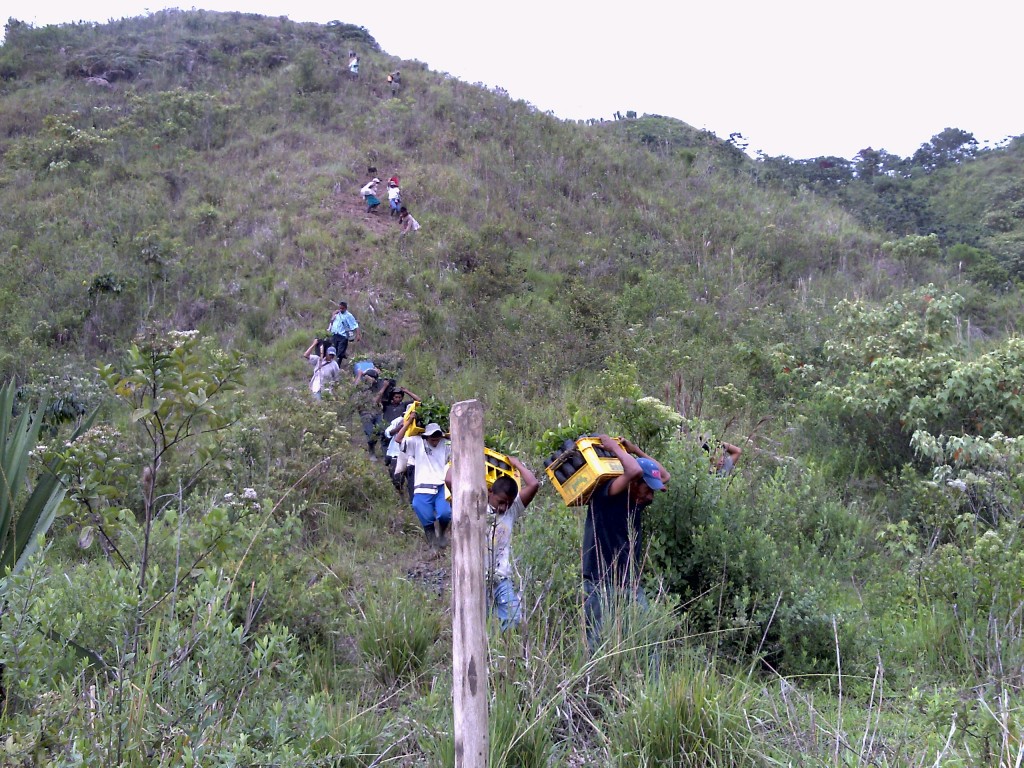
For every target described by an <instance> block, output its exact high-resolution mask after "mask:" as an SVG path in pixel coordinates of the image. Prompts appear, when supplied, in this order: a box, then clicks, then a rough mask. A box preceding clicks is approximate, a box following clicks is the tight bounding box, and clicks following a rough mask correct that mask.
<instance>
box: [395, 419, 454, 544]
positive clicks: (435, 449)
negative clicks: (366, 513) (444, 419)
mask: <svg viewBox="0 0 1024 768" xmlns="http://www.w3.org/2000/svg"><path fill="white" fill-rule="evenodd" d="M414 421H415V416H414V415H413V414H409V415H407V416H406V419H405V423H404V424H402V428H401V429H400V430H399V431H398V433H397V434H396V435H395V442H396V443H398V444H399V446H400V450H401V451H402V452H403V453H405V454H407V455H408V456H409V457H410V458H411V459H412V460H414V461H415V463H416V471H415V473H414V475H413V497H412V509H413V512H415V513H416V517H417V518H418V519H419V521H420V525H422V526H423V535H424V537H425V538H426V540H427V543H428V544H430V546H431V547H433V548H434V549H441V548H443V547H446V546H448V527H449V526H450V525H451V524H452V505H451V504H449V503H448V501H447V499H445V497H444V478H445V473H446V471H447V466H448V463H449V462H450V461H451V460H452V444H451V441H450V440H448V439H447V438H446V437H445V436H444V430H443V429H441V427H440V426H439V425H438V424H434V423H430V424H427V426H426V427H425V428H424V430H423V434H422V435H414V436H412V437H408V436H406V432H407V431H408V429H409V426H410V425H411V424H412V423H413V422H414Z"/></svg>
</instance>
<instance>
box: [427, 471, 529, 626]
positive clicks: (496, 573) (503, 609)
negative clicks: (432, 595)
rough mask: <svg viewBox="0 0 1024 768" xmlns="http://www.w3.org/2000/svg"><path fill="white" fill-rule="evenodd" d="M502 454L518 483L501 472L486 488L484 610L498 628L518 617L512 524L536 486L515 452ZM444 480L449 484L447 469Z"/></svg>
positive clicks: (450, 475) (517, 623)
mask: <svg viewBox="0 0 1024 768" xmlns="http://www.w3.org/2000/svg"><path fill="white" fill-rule="evenodd" d="M506 458H507V459H508V463H509V465H511V468H512V470H514V471H515V472H518V473H519V478H520V479H521V480H522V486H520V485H519V484H518V483H516V481H515V479H514V478H513V477H512V476H511V475H506V474H501V475H498V477H497V478H495V480H494V482H493V483H492V484H491V487H490V489H489V490H488V491H487V521H488V534H487V559H486V561H485V562H484V568H485V569H486V574H487V584H488V586H489V588H490V590H491V596H490V600H489V601H488V603H487V610H488V612H492V611H493V613H494V615H495V616H497V617H498V621H500V622H501V631H502V632H504V631H505V630H506V629H510V628H511V629H514V628H516V627H518V626H519V623H520V622H521V621H522V614H521V611H520V605H521V600H520V596H519V592H518V590H516V585H515V582H514V581H513V579H512V570H513V567H512V528H513V527H514V526H515V523H516V519H517V518H518V517H519V515H521V514H522V513H523V512H525V511H526V508H527V507H528V506H529V505H530V502H531V501H533V497H534V496H536V495H537V490H538V489H539V488H540V482H539V481H538V480H537V478H536V477H535V476H534V474H533V472H531V471H530V468H529V467H527V466H526V465H525V464H523V462H521V461H520V460H519V459H517V458H516V457H515V456H507V457H506ZM444 482H445V485H447V486H448V487H449V488H451V486H452V474H451V469H449V470H448V473H447V474H446V475H445V478H444Z"/></svg>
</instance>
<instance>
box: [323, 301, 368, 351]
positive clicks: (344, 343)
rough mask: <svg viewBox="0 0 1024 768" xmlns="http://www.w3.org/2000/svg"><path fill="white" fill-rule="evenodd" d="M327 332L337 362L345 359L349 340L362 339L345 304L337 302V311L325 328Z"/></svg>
mask: <svg viewBox="0 0 1024 768" xmlns="http://www.w3.org/2000/svg"><path fill="white" fill-rule="evenodd" d="M327 332H328V333H329V334H331V346H333V347H334V349H335V351H336V352H337V353H338V360H344V359H345V353H346V351H347V350H348V343H349V341H350V340H355V341H360V340H361V339H362V335H361V333H360V331H359V323H357V322H356V319H355V317H354V316H353V315H352V313H351V312H349V311H348V303H347V302H344V301H339V302H338V309H337V310H335V312H334V315H332V316H331V324H330V326H329V327H328V328H327Z"/></svg>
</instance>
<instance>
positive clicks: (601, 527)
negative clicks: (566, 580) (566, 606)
mask: <svg viewBox="0 0 1024 768" xmlns="http://www.w3.org/2000/svg"><path fill="white" fill-rule="evenodd" d="M600 440H601V445H602V447H604V448H605V449H606V450H608V451H610V452H611V453H613V454H614V455H615V457H616V458H618V459H619V461H620V462H622V474H621V475H618V476H616V477H613V478H610V479H608V480H606V481H604V483H602V484H601V485H600V486H598V487H597V489H596V490H595V491H594V493H593V495H592V496H591V497H590V503H589V505H588V507H587V519H586V522H585V523H584V526H583V591H584V595H585V602H584V611H585V613H586V619H587V647H588V648H589V649H590V652H591V653H593V652H594V651H595V650H596V649H597V646H598V644H599V643H600V639H601V625H602V623H603V619H604V614H605V612H606V611H607V610H609V608H611V607H612V606H614V605H615V603H616V602H617V601H620V600H625V601H635V602H636V603H637V605H639V606H640V607H641V608H646V607H647V596H646V595H645V594H644V590H643V587H642V586H641V585H640V560H641V558H642V557H643V556H644V541H643V511H644V509H646V508H647V507H648V506H649V505H650V503H651V502H652V501H654V494H655V492H657V491H662V490H665V485H666V484H667V483H668V480H669V474H668V472H667V471H666V470H665V468H664V467H663V466H662V465H661V464H660V463H658V462H657V461H656V460H655V459H652V458H651V457H650V456H648V455H647V454H646V453H644V452H643V451H641V450H640V449H639V448H638V447H637V446H636V445H634V444H633V443H632V442H630V441H629V440H625V439H623V440H622V441H621V444H620V442H619V441H618V440H613V439H612V438H610V437H608V435H601V436H600Z"/></svg>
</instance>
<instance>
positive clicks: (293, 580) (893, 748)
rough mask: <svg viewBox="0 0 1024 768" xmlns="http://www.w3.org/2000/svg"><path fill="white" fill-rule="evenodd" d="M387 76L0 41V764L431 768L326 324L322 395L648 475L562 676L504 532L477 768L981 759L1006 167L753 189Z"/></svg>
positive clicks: (374, 493) (316, 49) (998, 455)
mask: <svg viewBox="0 0 1024 768" xmlns="http://www.w3.org/2000/svg"><path fill="white" fill-rule="evenodd" d="M353 51H354V52H357V53H358V56H359V58H360V64H361V66H360V71H359V74H358V77H352V76H351V75H350V73H349V72H348V70H347V63H348V60H349V53H350V52H353ZM400 53H401V52H393V53H389V52H385V51H383V50H381V49H380V47H379V46H378V45H377V43H376V42H375V40H374V38H373V36H372V34H371V31H368V30H365V29H362V28H359V27H356V26H352V25H349V24H346V23H344V22H343V21H338V22H331V23H330V24H326V25H316V24H299V23H294V22H291V21H289V20H288V19H286V18H265V17H260V16H256V15H250V14H238V13H230V14H219V13H212V12H204V11H162V12H158V13H154V14H151V15H149V16H147V17H145V18H137V19H125V20H121V21H112V22H110V23H108V24H103V25H93V24H75V25H62V26H47V27H41V28H34V27H31V26H29V25H26V24H23V23H21V22H18V21H16V20H14V19H11V20H10V21H9V22H8V24H7V27H6V39H5V42H4V44H3V46H0V254H2V260H0V270H2V279H0V372H2V374H3V379H4V382H5V386H4V389H3V390H2V392H0V423H2V424H3V426H4V430H3V431H4V436H5V438H6V439H7V443H6V446H5V449H4V452H3V454H2V456H0V467H2V469H3V477H4V478H5V479H6V482H5V483H4V484H3V486H2V487H0V523H2V527H3V534H2V538H0V545H2V552H0V554H2V559H0V564H2V565H3V567H4V568H10V569H12V571H11V572H10V574H9V575H8V576H7V577H6V578H5V579H4V581H3V582H2V585H3V586H2V587H0V664H2V694H3V708H2V710H0V736H2V738H0V755H2V759H0V764H4V765H25V766H28V765H44V764H53V765H72V764H74V765H79V764H85V765H104V766H106V765H168V766H170V765H182V764H185V765H221V764H224V765H229V764H230V765H295V766H300V765H301V766H309V765H364V766H369V765H382V764H395V765H438V766H441V765H451V764H453V763H454V745H453V741H452V729H453V725H452V719H453V718H452V703H451V616H450V606H449V603H450V562H449V559H448V555H447V554H445V553H442V554H441V555H437V554H435V553H432V552H429V551H427V549H425V548H424V546H423V544H422V543H421V542H422V539H421V537H420V535H419V530H418V529H419V526H418V523H417V521H416V518H415V516H414V515H413V513H412V512H411V511H410V509H409V507H408V504H407V503H406V502H407V499H405V498H404V497H403V496H401V495H399V494H396V493H395V489H394V488H393V487H392V485H391V483H390V482H389V479H388V476H387V475H386V474H385V473H384V471H383V469H382V467H381V466H380V463H379V462H375V461H372V460H371V458H370V456H369V455H368V454H367V451H366V446H365V442H364V440H363V434H362V430H361V427H360V418H359V405H358V402H357V398H356V397H355V396H354V392H352V391H351V387H350V386H349V385H348V384H347V383H343V384H342V386H340V387H337V388H336V389H335V391H334V392H333V393H332V394H331V395H326V396H325V397H324V399H323V400H322V401H321V402H318V403H317V402H314V401H313V400H312V399H311V398H310V393H309V390H308V388H307V382H308V380H309V365H308V363H307V362H306V361H305V360H303V358H302V351H303V350H304V349H306V348H307V346H308V345H309V344H310V342H311V341H312V340H313V338H314V337H316V336H322V335H324V332H325V329H326V326H327V323H328V321H329V320H330V317H331V312H332V310H333V309H334V308H335V307H336V305H337V302H338V301H339V300H345V301H347V302H348V304H349V307H350V309H351V310H352V312H353V313H354V314H355V316H356V317H358V320H359V324H360V330H361V333H362V338H361V340H360V341H359V342H358V343H355V344H354V349H353V350H352V351H350V359H349V360H348V361H345V363H346V365H347V366H348V367H349V368H350V367H351V362H352V360H354V359H360V358H361V357H363V356H366V357H369V358H372V359H373V360H375V362H376V363H377V364H378V366H380V367H381V368H382V370H383V372H384V374H385V376H392V377H394V378H395V379H396V380H397V381H399V382H401V383H402V384H403V385H405V386H408V387H409V388H410V389H411V390H413V391H415V392H418V393H421V394H423V395H428V394H429V395H430V396H431V399H432V400H434V401H437V402H440V403H446V404H451V403H454V402H456V401H460V400H466V399H470V398H477V399H479V400H480V401H481V402H482V403H483V405H484V408H485V428H486V430H487V433H488V444H489V445H491V446H492V447H494V448H498V449H500V450H502V451H504V452H506V453H510V454H514V455H516V456H518V457H519V458H521V459H522V460H523V461H524V462H526V463H527V464H528V465H529V466H530V467H532V468H533V470H534V471H535V472H536V473H537V475H538V477H542V479H543V471H542V470H543V464H544V459H545V458H546V457H548V456H549V454H550V452H551V451H552V450H555V449H556V448H557V446H559V445H560V444H562V442H563V441H564V440H565V439H567V438H570V439H571V438H573V437H576V436H577V435H580V434H594V433H608V434H612V435H623V436H628V437H629V438H630V439H631V440H634V441H636V442H637V444H638V445H639V446H640V447H642V448H643V450H644V451H646V452H647V453H649V454H651V455H652V456H656V457H657V458H658V460H659V461H661V462H662V463H663V464H664V465H665V467H666V468H668V469H669V470H670V472H671V476H672V480H671V482H670V483H669V487H668V490H667V491H666V492H665V493H659V494H657V498H656V501H655V502H654V504H653V505H652V506H651V507H650V508H649V509H648V510H647V512H646V522H645V534H646V540H647V542H648V544H649V549H648V552H647V556H646V558H645V562H644V578H645V585H646V589H647V594H648V596H649V597H650V598H651V606H650V609H649V610H647V611H644V612H640V613H636V612H635V611H634V610H633V609H632V608H631V607H629V606H623V607H622V611H621V612H620V614H621V615H620V618H623V617H624V618H623V620H622V621H616V622H612V624H613V625H614V626H612V627H611V629H609V631H608V632H607V637H606V638H605V642H604V644H603V645H602V646H601V648H600V649H599V650H598V651H597V652H596V653H594V654H590V653H588V650H587V646H586V642H585V637H584V631H583V611H582V595H581V589H580V551H581V534H582V514H583V512H582V510H581V509H580V508H567V507H566V506H565V505H564V504H563V503H562V501H561V499H560V498H559V496H558V495H557V494H556V493H555V492H554V490H553V489H552V488H551V485H550V483H547V482H545V483H544V484H543V485H542V487H541V489H540V492H539V494H538V496H537V498H536V500H535V501H534V502H533V504H532V505H531V506H530V508H529V511H528V513H527V514H525V515H524V516H523V517H522V519H521V520H520V521H519V522H517V524H516V530H515V534H514V537H513V540H514V552H515V555H516V567H517V581H518V583H519V585H520V588H521V590H522V593H523V601H524V606H525V607H526V615H525V621H524V624H523V626H522V627H521V628H519V629H518V630H514V631H509V632H504V633H502V632H500V631H499V629H498V627H496V626H495V627H492V628H491V633H490V637H489V642H490V652H491V659H490V665H489V672H490V675H489V685H490V690H491V697H492V702H491V703H492V705H491V734H490V743H491V765H495V766H498V765H507V766H547V765H570V766H571V765H618V766H641V765H721V766H726V765H765V766H768V765H806V766H812V765H851V766H852V765H882V766H898V765H924V764H930V765H943V766H1002V765H1014V764H1017V762H1019V761H1020V760H1021V759H1022V755H1024V747H1022V740H1021V705H1022V700H1021V694H1020V688H1021V682H1022V674H1024V673H1022V669H1024V628H1022V623H1021V605H1022V604H1024V603H1022V597H1024V582H1022V581H1021V576H1020V574H1021V572H1022V569H1021V566H1022V562H1021V559H1022V557H1024V555H1022V554H1021V551H1022V549H1021V542H1020V535H1021V532H1020V528H1021V510H1022V491H1024V488H1022V486H1021V482H1020V477H1021V475H1022V473H1021V462H1022V447H1021V446H1022V445H1024V443H1021V442H1020V438H1019V436H1020V435H1024V400H1022V398H1021V389H1022V387H1024V344H1022V342H1021V340H1020V337H1019V335H1018V327H1017V326H1018V323H1019V320H1018V318H1019V316H1020V305H1021V293H1020V280H1021V276H1022V272H1021V269H1022V267H1021V265H1022V264H1024V224H1022V222H1024V214H1022V211H1024V207H1022V206H1024V184H1022V182H1021V181H1020V179H1022V178H1024V174H1022V164H1024V142H1022V140H1021V139H1020V138H1017V139H1014V140H1011V141H1008V142H1006V143H1004V144H1003V145H1000V146H999V147H996V148H984V149H983V148H979V147H978V146H977V142H976V141H974V138H973V136H972V135H971V134H970V133H969V132H968V131H967V130H966V128H969V126H964V127H962V128H948V127H947V128H941V129H940V127H937V131H938V132H937V133H936V134H935V135H934V136H933V137H931V139H929V140H927V141H924V142H923V143H922V146H921V149H920V151H919V152H917V153H915V155H913V156H912V157H910V158H899V157H895V156H893V155H889V154H888V153H885V152H884V151H881V150H879V151H876V150H872V149H870V148H866V149H865V150H863V151H862V152H861V153H860V154H859V155H858V156H857V157H856V158H853V159H849V160H847V159H843V158H813V159H807V160H794V159H792V158H769V157H764V156H762V157H759V158H757V159H751V158H750V157H748V156H747V155H746V154H745V153H744V152H743V151H742V149H743V147H742V136H740V135H739V134H733V136H731V137H729V139H728V140H725V141H723V140H720V139H719V138H718V137H716V136H714V135H712V134H710V133H708V132H706V131H701V130H698V129H695V128H693V127H691V126H689V125H687V124H686V123H684V122H682V121H680V120H675V119H672V118H667V117H662V116H657V115H641V116H636V115H635V113H632V112H627V113H626V117H624V118H623V117H622V116H621V115H617V117H618V118H620V119H615V120H611V121H603V120H591V121H581V122H567V121H561V120H558V119H556V118H555V117H554V116H552V115H550V114H545V113H542V112H540V111H539V110H537V109H536V108H535V107H533V106H532V105H530V104H528V103H526V102H523V101H514V100H511V99H510V98H509V97H508V95H507V94H505V93H504V92H502V91H501V90H500V89H487V88H485V87H483V86H482V85H480V84H468V83H464V82H461V81H459V80H457V79H455V78H453V77H450V76H448V75H446V74H443V73H437V72H433V71H431V70H430V69H429V67H428V66H427V64H425V63H423V62H417V61H409V60H402V59H400V58H398V57H397V55H394V54H400ZM395 70H400V71H401V85H400V87H399V88H397V89H395V91H396V92H395V93H392V87H391V86H390V85H389V84H388V83H387V81H386V77H387V75H388V74H389V73H391V72H393V71H395ZM391 175H396V176H400V178H401V187H402V193H403V202H404V203H405V204H406V205H407V206H408V207H409V209H410V210H411V211H412V212H413V213H414V215H415V217H416V219H417V220H418V221H419V222H420V223H421V224H422V229H420V230H419V231H417V232H409V233H405V234H402V233H401V231H400V228H399V226H398V224H397V222H396V221H395V220H394V219H392V218H391V217H389V216H388V213H387V211H386V210H384V211H381V212H379V213H368V212H367V211H366V206H365V205H364V203H363V201H362V199H361V198H360V194H359V190H360V188H361V187H363V185H364V184H366V183H367V182H368V181H369V180H370V179H371V178H373V177H374V176H379V177H380V178H381V179H387V178H388V177H389V176H391ZM382 207H383V206H382ZM705 442H707V443H708V451H710V452H712V453H713V451H714V450H715V448H716V446H717V445H718V444H719V443H720V442H728V443H732V444H736V445H739V446H740V447H741V448H742V450H743V453H742V459H741V460H740V462H739V464H738V466H737V468H736V470H735V471H733V472H732V473H731V474H729V475H728V476H724V477H723V476H717V475H715V474H714V473H712V472H711V471H709V469H710V466H709V460H708V453H706V452H705V450H704V449H703V448H702V444H703V443H705ZM37 491H38V492H37ZM43 531H45V538H42V539H40V538H36V536H35V534H37V533H40V532H43ZM37 545H38V546H37ZM651 649H657V653H656V659H657V664H656V665H652V664H651Z"/></svg>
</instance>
